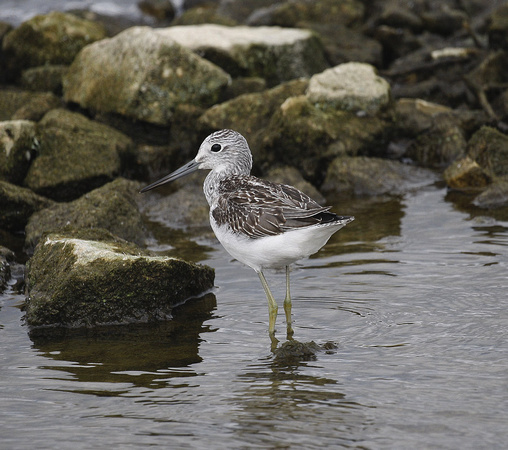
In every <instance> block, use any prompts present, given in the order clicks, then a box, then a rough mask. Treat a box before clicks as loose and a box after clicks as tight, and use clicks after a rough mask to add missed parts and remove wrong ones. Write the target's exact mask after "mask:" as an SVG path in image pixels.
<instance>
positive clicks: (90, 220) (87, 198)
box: [25, 178, 146, 251]
mask: <svg viewBox="0 0 508 450" xmlns="http://www.w3.org/2000/svg"><path fill="white" fill-rule="evenodd" d="M140 187H141V184H140V183H137V182H135V181H129V180H126V179H123V178H117V179H116V180H115V181H112V182H111V183H108V184H105V185H104V186H102V187H100V188H97V189H94V190H93V191H91V192H88V193H87V194H85V195H83V196H82V197H80V198H78V199H77V200H74V201H73V202H70V203H55V204H53V205H51V206H50V207H48V208H45V209H42V210H40V211H38V212H37V213H35V214H34V215H33V216H32V217H31V218H30V220H29V221H28V224H27V226H26V231H25V233H26V238H25V247H26V249H27V250H28V251H30V250H33V248H34V247H35V246H36V245H37V243H38V241H39V239H40V238H41V236H42V235H43V234H44V233H47V232H50V231H51V232H54V231H56V230H59V229H61V228H63V227H65V226H68V225H71V226H73V227H75V228H104V229H107V230H109V231H110V232H111V233H113V234H115V235H116V236H119V237H121V238H122V239H125V240H128V241H132V242H135V243H137V244H140V245H141V244H144V243H145V236H146V230H145V227H144V224H143V219H142V217H141V213H140V212H139V210H138V206H137V203H136V200H137V197H138V195H139V194H138V192H139V189H140Z"/></svg>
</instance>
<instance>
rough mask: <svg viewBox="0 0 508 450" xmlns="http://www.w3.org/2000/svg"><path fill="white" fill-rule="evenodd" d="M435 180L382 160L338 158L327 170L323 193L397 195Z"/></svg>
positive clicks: (417, 170) (428, 174)
mask: <svg viewBox="0 0 508 450" xmlns="http://www.w3.org/2000/svg"><path fill="white" fill-rule="evenodd" d="M435 180H436V176H435V175H434V174H433V173H432V172H431V171H429V170H426V169H421V168H418V167H414V166H409V165H407V164H402V163H400V162H398V161H391V160H387V159H381V158H368V157H364V156H357V157H339V158H336V159H334V160H333V161H332V163H331V164H330V166H329V167H328V171H327V174H326V179H325V181H324V183H323V185H322V186H321V189H322V190H323V192H325V193H345V194H349V195H359V196H364V195H365V196H371V195H385V194H388V195H400V194H403V193H405V192H407V191H409V190H410V189H415V188H418V187H422V186H425V185H427V184H430V183H432V182H434V181H435Z"/></svg>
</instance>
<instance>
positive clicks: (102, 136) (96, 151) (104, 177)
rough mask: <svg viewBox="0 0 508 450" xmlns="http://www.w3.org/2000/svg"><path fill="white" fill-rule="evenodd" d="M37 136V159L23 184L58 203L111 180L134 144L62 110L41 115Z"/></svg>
mask: <svg viewBox="0 0 508 450" xmlns="http://www.w3.org/2000/svg"><path fill="white" fill-rule="evenodd" d="M39 136H40V149H39V156H38V157H37V158H36V159H35V161H34V162H33V163H32V164H31V166H30V169H29V171H28V174H27V176H26V178H25V184H26V185H27V186H28V187H29V188H30V189H32V190H33V191H35V192H36V193H38V194H41V195H44V196H47V197H50V198H52V199H54V200H58V201H69V200H73V199H75V198H78V197H80V196H81V195H83V194H84V193H86V192H88V191H91V190H92V189H95V188H97V187H99V186H102V185H103V184H105V183H107V182H108V181H111V180H112V179H114V178H115V177H116V176H117V175H118V174H119V172H120V168H121V162H122V157H124V156H125V155H127V154H129V153H130V152H131V151H132V149H133V145H134V144H133V142H132V141H131V139H129V138H128V137H127V136H125V135H124V134H122V133H120V132H119V131H117V130H114V129H113V128H111V127H108V126H106V125H103V124H100V123H97V122H94V121H92V120H89V119H87V118H86V117H84V116H83V115H81V114H78V113H73V112H69V111H66V110H63V109H55V110H52V111H50V112H49V113H47V114H46V115H45V116H44V118H43V119H42V121H41V122H39Z"/></svg>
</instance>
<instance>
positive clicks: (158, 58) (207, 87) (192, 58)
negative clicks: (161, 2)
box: [63, 27, 231, 125]
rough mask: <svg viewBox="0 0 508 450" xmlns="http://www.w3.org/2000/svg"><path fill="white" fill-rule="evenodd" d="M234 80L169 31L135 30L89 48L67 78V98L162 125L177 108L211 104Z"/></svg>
mask: <svg viewBox="0 0 508 450" xmlns="http://www.w3.org/2000/svg"><path fill="white" fill-rule="evenodd" d="M230 81H231V79H230V77H229V75H228V74H227V73H225V72H224V71H223V70H222V69H220V68H219V67H217V66H216V65H214V64H212V63H211V62H209V61H207V60H205V59H203V58H200V57H199V56H198V55H196V54H195V53H193V52H192V51H191V50H189V49H187V48H185V47H183V46H181V45H180V44H178V43H177V42H176V41H175V40H174V39H173V38H172V36H171V34H170V33H168V32H167V30H166V29H152V28H149V27H132V28H129V29H127V30H125V31H123V32H122V33H120V34H118V35H117V36H115V37H113V38H111V39H104V40H102V41H99V42H96V43H94V44H91V45H88V46H87V47H86V48H84V49H83V50H82V51H81V52H80V53H79V55H78V56H77V57H76V59H75V60H74V62H73V63H72V65H71V67H70V69H69V72H68V73H67V75H66V76H65V77H64V86H63V88H64V98H65V100H66V101H68V102H75V103H78V104H79V105H81V106H82V107H84V108H90V109H92V110H95V111H101V112H112V113H118V114H121V115H123V116H126V117H131V118H134V119H137V120H141V121H145V122H149V123H153V124H157V125H167V124H169V123H170V121H171V119H172V117H173V113H174V110H175V108H176V106H177V105H179V104H182V103H191V104H195V105H198V106H211V105H213V104H214V103H216V102H217V101H218V99H219V96H220V94H221V92H222V90H223V89H224V87H225V86H226V85H228V84H229V83H230Z"/></svg>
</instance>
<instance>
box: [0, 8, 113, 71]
mask: <svg viewBox="0 0 508 450" xmlns="http://www.w3.org/2000/svg"><path fill="white" fill-rule="evenodd" d="M105 37H106V31H105V29H104V27H103V26H102V25H100V24H98V23H95V22H91V21H89V20H84V19H80V18H79V17H76V16H74V15H72V14H67V13H62V12H51V13H49V14H46V15H39V16H35V17H32V18H31V19H30V20H27V21H26V22H24V23H22V24H21V25H20V26H19V27H18V28H15V29H14V30H12V31H11V32H10V33H9V34H7V36H6V37H5V38H4V40H3V50H4V53H5V55H6V61H7V68H8V70H10V71H12V73H13V74H18V73H19V72H21V70H23V69H26V68H28V67H35V66H43V65H45V64H70V63H71V62H72V60H73V59H74V57H75V56H76V55H77V53H78V52H79V51H80V50H81V49H82V48H83V47H84V46H86V45H88V44H90V43H92V42H94V41H97V40H100V39H104V38H105Z"/></svg>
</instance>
